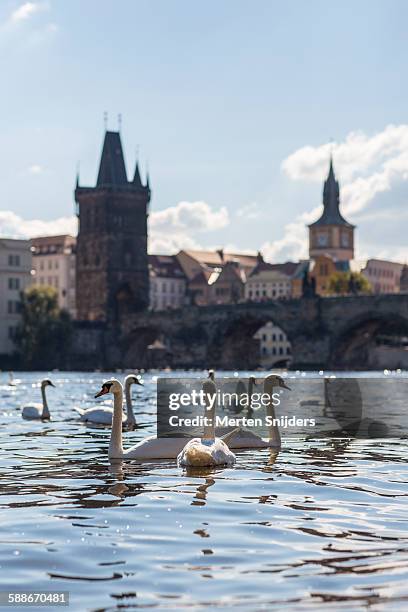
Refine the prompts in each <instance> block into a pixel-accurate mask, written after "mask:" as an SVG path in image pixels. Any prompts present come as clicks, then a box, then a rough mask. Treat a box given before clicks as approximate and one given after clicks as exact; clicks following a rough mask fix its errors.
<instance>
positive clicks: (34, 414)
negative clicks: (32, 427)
mask: <svg viewBox="0 0 408 612" xmlns="http://www.w3.org/2000/svg"><path fill="white" fill-rule="evenodd" d="M46 387H55V385H54V384H53V383H52V382H51V381H50V379H49V378H45V379H44V380H43V381H42V382H41V395H42V404H38V403H35V404H27V405H26V406H24V407H23V411H22V413H21V416H22V417H23V419H42V420H46V419H49V418H50V411H49V410H48V404H47V397H46V395H45V388H46Z"/></svg>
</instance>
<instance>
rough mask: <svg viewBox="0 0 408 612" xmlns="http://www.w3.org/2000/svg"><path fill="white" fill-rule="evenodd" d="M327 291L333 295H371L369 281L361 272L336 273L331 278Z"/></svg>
mask: <svg viewBox="0 0 408 612" xmlns="http://www.w3.org/2000/svg"><path fill="white" fill-rule="evenodd" d="M327 289H328V293H330V294H332V295H353V294H354V295H358V294H362V293H371V285H370V283H369V281H368V280H367V279H366V277H365V276H363V274H360V272H334V274H332V275H331V276H330V278H329V283H328V288H327Z"/></svg>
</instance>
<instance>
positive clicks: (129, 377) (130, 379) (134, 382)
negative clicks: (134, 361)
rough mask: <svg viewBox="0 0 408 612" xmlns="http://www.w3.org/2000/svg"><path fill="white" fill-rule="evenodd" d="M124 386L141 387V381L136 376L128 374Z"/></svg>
mask: <svg viewBox="0 0 408 612" xmlns="http://www.w3.org/2000/svg"><path fill="white" fill-rule="evenodd" d="M125 385H141V386H142V387H143V383H142V381H141V380H140V378H138V377H137V376H136V374H128V375H127V376H126V378H125Z"/></svg>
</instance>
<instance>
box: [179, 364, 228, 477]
mask: <svg viewBox="0 0 408 612" xmlns="http://www.w3.org/2000/svg"><path fill="white" fill-rule="evenodd" d="M203 391H204V393H205V396H204V397H205V403H206V406H207V409H206V422H205V426H204V434H203V437H202V438H193V439H192V440H190V441H189V442H187V444H186V445H185V447H184V448H183V450H182V451H181V452H180V454H179V456H178V457H177V465H179V466H183V467H212V466H215V465H234V463H235V461H236V457H235V455H234V453H233V452H232V451H230V449H229V448H228V446H227V445H226V443H225V442H224V441H223V440H222V439H221V438H216V437H215V402H214V403H212V404H211V403H210V402H209V398H210V397H211V396H214V395H215V394H216V392H217V387H216V385H215V382H214V380H213V376H211V371H210V373H209V377H208V378H207V380H206V381H205V382H204V384H203ZM231 433H233V432H231ZM228 444H229V442H228Z"/></svg>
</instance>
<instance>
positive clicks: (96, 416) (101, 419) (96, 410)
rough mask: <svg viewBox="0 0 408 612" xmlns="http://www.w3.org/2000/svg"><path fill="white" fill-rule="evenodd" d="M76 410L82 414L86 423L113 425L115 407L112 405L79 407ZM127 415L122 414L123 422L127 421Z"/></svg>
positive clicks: (82, 419)
mask: <svg viewBox="0 0 408 612" xmlns="http://www.w3.org/2000/svg"><path fill="white" fill-rule="evenodd" d="M74 410H76V411H77V412H78V414H79V415H80V416H81V421H83V422H84V423H95V424H96V425H112V416H113V409H112V408H111V407H110V406H101V407H99V406H93V407H92V408H86V409H85V410H84V409H83V408H77V407H75V408H74ZM125 421H126V415H125V414H122V423H125Z"/></svg>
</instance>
